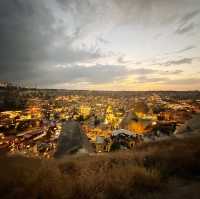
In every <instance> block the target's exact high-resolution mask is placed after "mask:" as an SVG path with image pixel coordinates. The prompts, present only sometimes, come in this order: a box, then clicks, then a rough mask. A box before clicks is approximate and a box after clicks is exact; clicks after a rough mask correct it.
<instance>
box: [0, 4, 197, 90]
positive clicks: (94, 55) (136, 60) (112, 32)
mask: <svg viewBox="0 0 200 199" xmlns="http://www.w3.org/2000/svg"><path fill="white" fill-rule="evenodd" d="M0 80H2V81H10V82H14V83H17V84H19V85H22V86H23V85H25V86H37V87H39V88H64V89H89V90H123V91H126V90H127V91H131V90H133V91H135V90H148V91H149V90H200V1H199V0H0Z"/></svg>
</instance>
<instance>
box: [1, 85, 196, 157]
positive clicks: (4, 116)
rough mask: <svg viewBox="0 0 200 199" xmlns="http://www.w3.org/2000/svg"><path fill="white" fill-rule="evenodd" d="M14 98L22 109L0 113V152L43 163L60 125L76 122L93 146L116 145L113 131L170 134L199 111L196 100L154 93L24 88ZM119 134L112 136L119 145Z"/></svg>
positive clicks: (54, 143) (51, 148) (12, 109)
mask: <svg viewBox="0 0 200 199" xmlns="http://www.w3.org/2000/svg"><path fill="white" fill-rule="evenodd" d="M11 92H13V91H11ZM184 95H185V94H184ZM19 96H21V98H23V99H25V101H26V103H25V105H24V107H23V108H18V107H14V108H9V109H8V110H3V111H1V112H0V152H8V153H9V154H16V153H20V154H24V155H26V156H37V157H46V158H51V157H52V156H53V154H54V152H55V150H56V147H57V141H58V138H59V136H60V134H61V133H62V130H63V129H62V124H63V122H65V121H71V120H72V121H78V122H79V123H80V125H81V128H82V131H83V132H84V133H85V134H86V135H87V137H88V139H89V141H90V142H91V143H93V144H94V145H96V146H98V147H99V146H100V145H99V144H100V142H101V143H102V142H103V141H102V140H104V141H108V140H109V139H110V138H112V139H113V140H115V143H116V140H117V139H116V138H114V137H115V136H116V133H114V134H113V132H116V131H117V132H118V133H117V135H118V134H119V132H123V133H122V135H127V136H128V137H133V138H134V136H137V135H141V136H149V135H151V136H152V135H153V136H154V135H155V136H156V135H158V134H161V133H163V134H167V135H170V134H172V133H173V132H175V130H176V127H177V126H180V125H181V124H183V123H185V121H187V120H188V119H190V118H191V117H192V115H193V114H195V113H199V112H200V101H199V98H198V97H197V98H196V99H176V98H171V97H169V95H166V96H165V95H159V94H157V93H148V94H146V95H145V94H142V95H135V94H134V95H130V94H128V95H124V94H119V95H118V94H114V93H112V92H111V93H106V94H105V93H104V94H102V93H88V92H87V91H85V93H84V92H83V91H81V92H77V93H74V92H73V91H72V92H71V93H70V91H68V93H65V92H64V91H56V90H52V91H51V90H44V91H43V90H40V91H38V90H31V91H30V90H27V89H25V90H22V91H20V92H19V93H18V97H19ZM9 97H10V96H9ZM13 97H15V96H13ZM125 132H126V133H125ZM127 132H128V133H127ZM129 134H132V135H133V136H130V135H129ZM122 135H120V136H121V137H120V136H119V135H118V136H119V137H120V140H121V139H122V138H123V136H122ZM113 136H114V137H113ZM127 136H125V137H126V139H127ZM113 140H112V141H113ZM109 143H111V142H109ZM120 143H123V142H121V141H120ZM131 143H132V142H128V145H130V144H131ZM106 147H107V148H108V145H106ZM97 151H98V150H97ZM109 151H110V148H109Z"/></svg>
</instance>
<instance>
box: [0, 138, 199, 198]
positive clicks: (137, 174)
mask: <svg viewBox="0 0 200 199" xmlns="http://www.w3.org/2000/svg"><path fill="white" fill-rule="evenodd" d="M199 143H200V136H195V137H190V138H184V139H176V138H174V139H172V140H165V141H160V142H155V143H146V144H143V145H141V146H140V147H138V148H137V149H135V150H134V151H127V152H115V153H109V154H102V155H92V156H88V155H87V156H85V155H84V156H69V157H66V158H65V159H61V160H40V159H27V158H24V157H19V156H18V157H16V156H14V157H1V158H0V169H1V172H0V181H1V184H0V196H1V198H2V199H11V198H15V199H18V198H19V199H21V198H30V199H36V198H37V199H39V198H40V199H43V198H44V199H46V198H48V199H51V198H56V199H60V198H73V199H74V198H79V199H81V198H91V199H94V198H98V199H104V198H106V199H107V198H109V199H110V198H119V199H123V198H124V199H126V198H139V199H140V198H141V199H143V198H145V199H146V198H149V199H151V198H152V199H155V198H164V199H165V198H175V199H179V198H181V199H183V198H190V199H197V198H199V195H200V190H199V186H200V159H199V157H200V145H199Z"/></svg>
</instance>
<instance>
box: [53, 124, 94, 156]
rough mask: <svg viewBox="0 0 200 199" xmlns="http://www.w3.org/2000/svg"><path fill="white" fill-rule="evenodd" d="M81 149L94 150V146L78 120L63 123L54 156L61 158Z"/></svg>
mask: <svg viewBox="0 0 200 199" xmlns="http://www.w3.org/2000/svg"><path fill="white" fill-rule="evenodd" d="M79 150H82V151H86V152H92V151H93V148H92V146H91V143H90V142H89V140H88V138H87V136H86V135H85V134H84V133H83V132H82V130H81V127H80V124H79V123H78V122H75V121H68V122H65V123H64V124H63V132H62V133H61V135H60V137H59V138H58V146H57V150H56V152H55V154H54V157H55V158H60V157H62V156H64V155H69V154H72V153H76V152H78V151H79Z"/></svg>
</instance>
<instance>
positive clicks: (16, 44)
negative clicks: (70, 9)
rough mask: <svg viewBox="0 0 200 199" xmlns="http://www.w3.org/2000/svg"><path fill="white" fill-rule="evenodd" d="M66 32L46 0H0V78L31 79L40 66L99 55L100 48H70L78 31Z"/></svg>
mask: <svg viewBox="0 0 200 199" xmlns="http://www.w3.org/2000/svg"><path fill="white" fill-rule="evenodd" d="M55 27H56V28H55ZM65 31H66V27H65V26H62V23H61V24H58V23H57V19H56V17H55V16H54V13H52V11H51V10H50V8H49V4H48V1H45V0H34V1H32V0H1V1H0V44H1V48H0V79H5V80H12V79H19V78H20V79H24V78H23V77H24V76H26V77H30V78H32V76H33V75H34V74H37V73H38V72H39V71H40V70H41V68H40V67H43V66H42V65H46V64H49V65H50V64H53V63H57V62H59V63H63V62H65V63H66V62H67V63H73V62H77V61H83V60H91V59H95V58H98V57H101V56H102V55H101V52H100V50H99V49H80V48H73V46H72V44H73V42H74V40H75V39H76V38H77V35H78V32H79V31H78V29H76V30H75V32H74V33H72V34H70V35H66V34H65ZM16 74H19V75H16ZM16 76H18V78H17V77H16Z"/></svg>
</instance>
